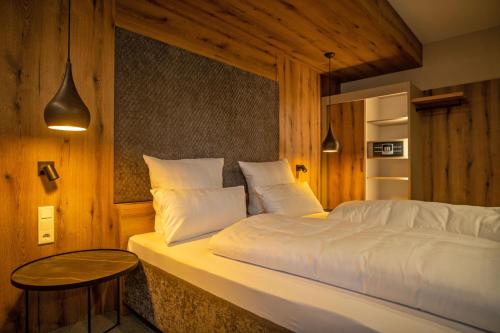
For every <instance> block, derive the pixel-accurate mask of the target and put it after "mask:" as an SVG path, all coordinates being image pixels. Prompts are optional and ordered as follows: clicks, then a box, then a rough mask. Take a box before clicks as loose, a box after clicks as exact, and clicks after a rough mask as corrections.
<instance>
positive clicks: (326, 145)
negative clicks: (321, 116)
mask: <svg viewBox="0 0 500 333" xmlns="http://www.w3.org/2000/svg"><path fill="white" fill-rule="evenodd" d="M334 56H335V53H333V52H327V53H325V57H327V58H328V105H331V104H332V91H331V89H330V88H331V87H330V80H331V72H332V58H333V57H334ZM321 150H322V151H323V153H337V152H339V151H340V143H339V142H338V140H337V139H336V138H335V135H333V130H332V124H331V123H330V122H329V123H328V133H327V134H326V137H325V139H324V140H323V143H322V144H321Z"/></svg>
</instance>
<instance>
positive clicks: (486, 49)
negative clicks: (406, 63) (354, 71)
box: [341, 26, 500, 93]
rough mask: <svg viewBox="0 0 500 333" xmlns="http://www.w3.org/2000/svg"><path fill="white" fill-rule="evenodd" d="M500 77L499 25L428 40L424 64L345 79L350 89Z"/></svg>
mask: <svg viewBox="0 0 500 333" xmlns="http://www.w3.org/2000/svg"><path fill="white" fill-rule="evenodd" d="M496 78H500V26H498V27H495V28H491V29H487V30H482V31H478V32H473V33H470V34H466V35H462V36H458V37H453V38H449V39H445V40H442V41H439V42H434V43H429V44H427V45H424V47H423V66H422V67H420V68H415V69H410V70H406V71H401V72H396V73H391V74H386V75H380V76H375V77H371V78H367V79H362V80H357V81H351V82H346V83H343V84H342V86H341V91H342V92H343V93H344V92H350V91H355V90H360V89H366V88H373V87H377V86H381V85H386V84H392V83H398V82H403V81H411V82H413V83H414V84H415V85H416V86H417V87H419V88H420V89H422V90H427V89H433V88H440V87H447V86H452V85H457V84H463V83H470V82H477V81H483V80H490V79H496Z"/></svg>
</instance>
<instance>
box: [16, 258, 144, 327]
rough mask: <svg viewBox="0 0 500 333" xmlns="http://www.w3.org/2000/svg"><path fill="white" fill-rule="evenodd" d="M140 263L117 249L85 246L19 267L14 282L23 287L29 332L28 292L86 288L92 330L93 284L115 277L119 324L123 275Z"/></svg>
mask: <svg viewBox="0 0 500 333" xmlns="http://www.w3.org/2000/svg"><path fill="white" fill-rule="evenodd" d="M138 264H139V259H138V258H137V256H136V255H135V254H134V253H132V252H129V251H125V250H118V249H99V250H84V251H74V252H67V253H61V254H56V255H53V256H49V257H45V258H41V259H37V260H34V261H31V262H28V263H26V264H24V265H22V266H20V267H18V268H16V269H15V270H14V271H13V272H12V274H11V276H10V281H11V283H12V285H14V286H15V287H17V288H20V289H23V290H24V301H25V311H26V313H25V318H24V319H25V330H26V332H29V292H30V291H49V290H65V289H72V288H81V287H86V288H87V312H88V314H87V329H88V332H91V331H92V316H91V304H92V303H91V293H90V290H91V287H93V286H95V285H98V284H99V283H103V282H106V281H109V280H113V279H116V282H117V283H116V285H117V287H116V323H115V325H113V327H111V328H109V329H108V330H106V332H108V331H110V330H111V329H113V328H115V327H117V326H118V325H120V277H121V276H122V275H124V274H127V273H129V272H131V271H132V270H134V269H135V268H136V267H137V265H138Z"/></svg>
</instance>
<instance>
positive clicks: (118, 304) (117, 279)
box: [116, 277, 121, 326]
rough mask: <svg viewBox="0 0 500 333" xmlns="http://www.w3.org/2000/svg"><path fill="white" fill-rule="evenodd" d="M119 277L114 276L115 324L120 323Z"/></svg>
mask: <svg viewBox="0 0 500 333" xmlns="http://www.w3.org/2000/svg"><path fill="white" fill-rule="evenodd" d="M120 296H121V295H120V277H117V278H116V326H118V325H120V316H121V314H120V310H121V300H120Z"/></svg>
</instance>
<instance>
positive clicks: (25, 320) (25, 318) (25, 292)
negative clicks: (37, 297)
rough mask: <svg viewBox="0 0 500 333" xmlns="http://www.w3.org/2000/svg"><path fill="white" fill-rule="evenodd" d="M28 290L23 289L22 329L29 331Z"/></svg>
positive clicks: (27, 332)
mask: <svg viewBox="0 0 500 333" xmlns="http://www.w3.org/2000/svg"><path fill="white" fill-rule="evenodd" d="M29 313H30V308H29V291H28V290H25V291H24V331H25V332H26V333H29V331H30V319H29Z"/></svg>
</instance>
